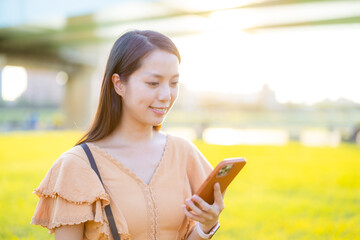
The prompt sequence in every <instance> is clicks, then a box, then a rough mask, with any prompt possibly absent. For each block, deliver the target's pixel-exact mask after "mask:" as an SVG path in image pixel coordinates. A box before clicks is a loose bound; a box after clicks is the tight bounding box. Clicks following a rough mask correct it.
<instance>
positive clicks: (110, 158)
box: [86, 133, 169, 188]
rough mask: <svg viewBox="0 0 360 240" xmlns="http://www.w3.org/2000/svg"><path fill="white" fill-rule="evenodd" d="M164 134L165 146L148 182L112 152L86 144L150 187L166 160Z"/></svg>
mask: <svg viewBox="0 0 360 240" xmlns="http://www.w3.org/2000/svg"><path fill="white" fill-rule="evenodd" d="M165 136H166V140H165V146H164V149H163V152H162V155H161V158H160V162H159V164H158V165H157V167H156V169H155V171H154V173H153V175H152V176H151V179H150V182H149V184H147V183H145V182H144V181H143V180H142V179H141V178H140V177H138V175H137V174H136V173H135V172H134V171H132V170H131V169H130V168H129V167H127V166H126V165H124V164H123V163H122V162H120V161H119V160H118V159H117V158H116V157H114V156H113V155H112V154H110V153H109V152H108V151H106V150H105V149H103V148H101V147H99V146H97V145H95V144H93V143H91V142H88V143H86V144H88V145H89V147H90V148H91V149H92V150H94V151H96V152H97V153H99V154H100V155H102V156H104V157H106V158H108V159H109V160H110V161H112V162H113V163H114V164H116V165H117V166H118V167H119V168H120V169H121V170H122V171H123V172H125V173H126V174H128V175H129V176H130V177H131V178H133V179H134V180H135V181H136V182H137V183H138V184H139V185H141V186H143V187H144V188H147V187H151V186H153V185H154V183H155V182H156V179H157V178H158V175H159V174H160V173H159V172H161V169H162V168H163V165H164V164H165V163H164V162H165V160H166V155H167V152H168V146H169V134H168V133H166V135H165Z"/></svg>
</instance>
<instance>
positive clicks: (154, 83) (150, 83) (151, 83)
mask: <svg viewBox="0 0 360 240" xmlns="http://www.w3.org/2000/svg"><path fill="white" fill-rule="evenodd" d="M147 84H149V85H150V86H153V87H155V86H157V85H158V84H159V83H158V82H148V83H147Z"/></svg>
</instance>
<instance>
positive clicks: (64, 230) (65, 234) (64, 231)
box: [55, 223, 84, 240]
mask: <svg viewBox="0 0 360 240" xmlns="http://www.w3.org/2000/svg"><path fill="white" fill-rule="evenodd" d="M83 235H84V223H81V224H76V225H65V226H61V227H59V228H56V229H55V240H67V239H72V240H83Z"/></svg>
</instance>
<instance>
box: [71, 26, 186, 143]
mask: <svg viewBox="0 0 360 240" xmlns="http://www.w3.org/2000/svg"><path fill="white" fill-rule="evenodd" d="M156 49H161V50H164V51H167V52H169V53H171V54H174V55H175V56H177V58H178V59H179V63H180V61H181V58H180V53H179V51H178V49H177V48H176V46H175V44H174V43H173V42H172V41H171V40H170V38H168V37H166V36H165V35H163V34H161V33H158V32H155V31H150V30H146V31H139V30H134V31H130V32H127V33H125V34H123V35H122V36H121V37H120V38H119V39H117V40H116V41H115V43H114V45H113V47H112V49H111V52H110V56H109V59H108V61H107V64H106V68H105V73H104V78H103V81H102V84H101V91H100V98H99V104H98V107H97V110H96V114H95V117H94V119H93V121H92V123H91V125H90V128H89V130H88V131H87V132H86V133H85V135H84V136H82V137H81V138H80V140H79V141H78V142H77V143H76V145H78V144H81V143H83V142H93V141H96V140H100V139H102V138H104V137H106V136H107V135H109V134H110V133H111V132H112V131H114V129H115V128H116V127H117V126H118V124H119V122H120V118H121V113H122V97H121V96H119V95H118V94H117V93H116V92H115V89H114V86H113V83H112V80H111V78H112V75H113V74H114V73H117V74H119V76H120V78H121V79H122V80H123V81H125V82H126V81H127V80H128V78H129V76H130V75H131V74H132V73H133V72H135V71H136V70H137V69H139V68H140V67H141V63H142V60H143V59H144V58H145V57H146V56H147V55H148V54H149V53H150V52H152V51H154V50H156ZM153 128H154V129H155V130H157V131H159V130H160V129H161V125H159V126H153Z"/></svg>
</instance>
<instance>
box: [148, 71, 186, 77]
mask: <svg viewBox="0 0 360 240" xmlns="http://www.w3.org/2000/svg"><path fill="white" fill-rule="evenodd" d="M146 74H147V75H150V76H153V77H156V78H164V76H163V75H160V74H157V73H150V72H147V73H146ZM175 77H179V74H178V73H177V74H175V75H174V76H172V77H171V78H175Z"/></svg>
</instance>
